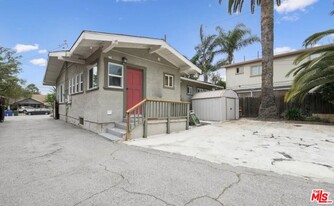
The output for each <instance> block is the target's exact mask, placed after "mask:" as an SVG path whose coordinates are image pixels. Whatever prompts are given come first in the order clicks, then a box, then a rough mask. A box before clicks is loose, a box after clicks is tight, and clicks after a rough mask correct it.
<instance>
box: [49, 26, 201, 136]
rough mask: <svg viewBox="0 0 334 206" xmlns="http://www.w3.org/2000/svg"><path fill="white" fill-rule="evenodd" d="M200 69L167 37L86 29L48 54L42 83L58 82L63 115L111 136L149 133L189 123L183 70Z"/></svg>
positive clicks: (179, 127)
mask: <svg viewBox="0 0 334 206" xmlns="http://www.w3.org/2000/svg"><path fill="white" fill-rule="evenodd" d="M200 72H201V71H200V69H199V68H197V67H196V66H195V65H194V64H193V63H191V62H190V61H189V60H188V59H187V58H185V57H184V56H183V55H182V54H180V53H179V52H178V51H176V50H175V49H174V48H173V47H171V46H170V45H169V44H168V43H167V42H166V41H165V40H163V39H155V38H146V37H138V36H129V35H121V34H111V33H103V32H94V31H83V32H82V33H81V34H80V36H79V37H78V38H77V40H76V41H75V43H74V44H73V46H72V47H71V48H70V49H69V50H67V51H56V52H50V53H49V56H48V62H47V68H46V72H45V76H44V82H43V84H44V85H50V86H56V88H57V101H58V108H57V109H56V110H55V111H58V113H59V114H58V115H59V118H60V119H61V120H64V121H67V122H70V123H73V124H76V125H79V126H81V127H83V128H85V129H88V130H91V131H93V132H96V133H100V134H102V135H104V136H106V137H108V138H114V137H115V136H117V137H121V138H122V137H124V136H125V137H126V138H130V137H146V136H148V135H152V134H159V133H169V132H173V131H179V130H184V129H187V128H188V124H189V103H187V102H182V101H181V75H190V74H196V73H200ZM55 116H57V115H55Z"/></svg>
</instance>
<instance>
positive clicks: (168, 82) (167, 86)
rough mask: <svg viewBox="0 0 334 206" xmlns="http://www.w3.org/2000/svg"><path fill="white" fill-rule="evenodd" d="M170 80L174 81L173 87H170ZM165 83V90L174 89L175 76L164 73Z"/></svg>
mask: <svg viewBox="0 0 334 206" xmlns="http://www.w3.org/2000/svg"><path fill="white" fill-rule="evenodd" d="M166 76H167V77H168V78H167V85H166V84H165V77H166ZM170 79H172V86H169V85H170ZM163 82H164V87H165V88H174V75H171V74H166V73H164V80H163Z"/></svg>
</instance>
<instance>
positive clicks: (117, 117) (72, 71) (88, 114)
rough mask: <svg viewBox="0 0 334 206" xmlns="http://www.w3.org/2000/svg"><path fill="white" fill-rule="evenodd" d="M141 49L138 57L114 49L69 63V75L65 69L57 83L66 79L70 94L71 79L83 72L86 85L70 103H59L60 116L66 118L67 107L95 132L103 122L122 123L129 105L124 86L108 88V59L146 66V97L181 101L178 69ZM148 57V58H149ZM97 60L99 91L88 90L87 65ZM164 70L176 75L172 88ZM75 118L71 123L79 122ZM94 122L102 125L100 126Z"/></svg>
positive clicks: (66, 87) (72, 116)
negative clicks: (166, 84)
mask: <svg viewBox="0 0 334 206" xmlns="http://www.w3.org/2000/svg"><path fill="white" fill-rule="evenodd" d="M140 52H141V53H140V56H141V57H140V58H137V57H135V56H136V55H135V53H132V54H130V55H128V54H126V53H120V52H118V51H113V50H112V51H110V52H109V53H107V54H101V53H98V54H94V56H93V57H90V58H89V61H88V64H87V65H78V64H69V69H68V73H67V74H66V72H65V71H64V72H63V73H62V74H61V76H60V77H59V78H58V81H57V86H59V85H60V84H62V83H64V82H65V94H67V93H68V91H67V90H68V79H70V78H72V77H73V76H75V75H76V74H79V73H81V72H83V79H84V87H83V92H82V93H79V94H73V95H71V104H60V106H59V113H60V115H61V119H63V120H66V110H67V115H68V117H70V118H71V119H74V120H77V121H78V120H79V117H83V118H84V120H85V125H83V127H85V128H87V129H89V130H92V131H94V132H101V130H103V128H102V129H101V128H100V127H101V125H102V126H103V127H104V126H110V125H113V124H114V123H115V122H121V121H122V120H123V115H124V110H125V107H126V106H125V102H124V90H125V89H124V88H123V89H110V88H108V87H107V79H106V78H107V75H106V74H107V73H106V72H107V68H106V67H105V66H106V63H107V62H108V61H111V62H114V63H119V64H121V61H122V57H126V58H127V60H128V65H130V66H131V67H135V68H136V67H138V68H140V69H143V78H144V79H143V80H144V81H143V84H144V91H143V95H144V97H143V98H145V97H146V98H157V99H168V100H180V96H181V92H180V91H181V86H180V73H179V69H178V68H176V67H173V66H171V65H170V64H168V63H166V62H165V60H162V59H161V60H160V62H159V61H157V60H155V61H153V60H152V57H151V56H150V55H149V54H148V51H146V52H147V54H143V51H140ZM138 55H139V54H138ZM145 58H148V59H149V60H147V59H145ZM153 59H154V58H153ZM96 61H97V62H98V84H99V87H98V89H96V90H92V91H87V78H88V77H87V75H88V67H87V66H88V65H91V64H93V63H94V62H96ZM164 73H168V74H172V75H174V88H173V89H168V88H164V87H163V77H164ZM65 74H66V75H65ZM124 74H125V71H124ZM65 76H66V78H65ZM124 82H125V79H124ZM65 96H66V95H65ZM108 111H109V114H108ZM110 112H111V114H110ZM67 120H68V121H69V118H67ZM74 120H73V122H72V123H75V124H77V123H76V121H74ZM94 124H100V126H96V125H94ZM89 125H90V126H89ZM92 125H93V126H92Z"/></svg>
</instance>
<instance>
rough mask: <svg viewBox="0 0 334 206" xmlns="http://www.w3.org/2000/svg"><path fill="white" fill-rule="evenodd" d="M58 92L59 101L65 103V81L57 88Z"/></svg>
mask: <svg viewBox="0 0 334 206" xmlns="http://www.w3.org/2000/svg"><path fill="white" fill-rule="evenodd" d="M57 93H58V102H59V103H64V102H65V84H64V83H62V84H60V85H59V87H58V89H57Z"/></svg>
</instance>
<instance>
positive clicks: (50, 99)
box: [45, 87, 57, 108]
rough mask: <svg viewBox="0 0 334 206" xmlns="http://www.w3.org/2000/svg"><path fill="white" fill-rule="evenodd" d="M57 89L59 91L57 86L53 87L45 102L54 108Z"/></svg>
mask: <svg viewBox="0 0 334 206" xmlns="http://www.w3.org/2000/svg"><path fill="white" fill-rule="evenodd" d="M56 91H57V90H56V87H52V89H51V90H50V92H49V93H48V94H47V95H46V97H45V102H46V103H48V104H49V105H50V106H51V107H52V108H53V104H54V102H55V100H56Z"/></svg>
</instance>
